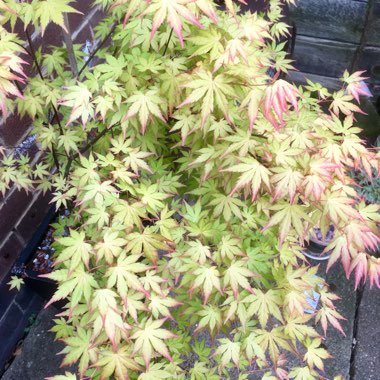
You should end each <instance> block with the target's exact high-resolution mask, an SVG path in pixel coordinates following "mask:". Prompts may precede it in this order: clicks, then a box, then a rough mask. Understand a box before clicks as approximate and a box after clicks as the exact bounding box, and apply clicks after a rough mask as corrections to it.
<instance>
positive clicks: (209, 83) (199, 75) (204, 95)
mask: <svg viewBox="0 0 380 380" xmlns="http://www.w3.org/2000/svg"><path fill="white" fill-rule="evenodd" d="M194 77H195V79H194ZM229 83H230V80H229V79H227V78H226V77H225V76H224V75H223V74H219V75H216V76H215V77H214V76H213V74H212V73H211V72H210V71H206V70H203V69H201V70H198V71H197V72H195V73H194V75H193V76H192V80H191V82H189V83H187V84H185V85H184V87H187V88H190V89H193V91H192V93H191V94H190V95H189V96H188V97H187V98H186V99H185V100H184V101H183V102H182V103H181V104H180V105H179V106H178V107H177V108H181V107H183V106H185V105H187V104H193V103H195V102H198V101H200V100H201V99H203V101H202V106H201V108H202V111H201V115H202V121H201V127H203V126H204V124H205V122H206V120H207V118H208V117H209V115H210V114H211V113H212V112H213V111H214V104H216V106H217V107H218V108H219V109H220V110H221V111H222V112H223V114H224V115H225V118H226V119H227V120H229V119H230V118H229V116H228V115H229V111H228V100H227V98H226V96H230V97H232V98H233V97H235V96H236V95H235V93H234V91H233V90H232V87H231V86H230V84H229Z"/></svg>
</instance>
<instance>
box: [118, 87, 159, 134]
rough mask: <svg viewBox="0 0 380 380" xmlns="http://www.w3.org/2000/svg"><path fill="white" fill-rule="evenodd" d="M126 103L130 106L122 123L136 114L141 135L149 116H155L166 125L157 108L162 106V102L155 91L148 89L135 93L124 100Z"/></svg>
mask: <svg viewBox="0 0 380 380" xmlns="http://www.w3.org/2000/svg"><path fill="white" fill-rule="evenodd" d="M126 103H132V104H131V106H130V107H129V109H128V112H127V114H126V115H125V117H124V119H123V121H126V120H128V119H129V118H131V117H132V116H135V115H136V114H137V113H138V115H139V121H140V124H141V133H142V134H144V133H145V130H146V126H147V124H148V119H149V116H150V115H153V116H156V117H158V118H159V119H160V120H162V121H163V122H164V123H166V120H165V118H164V116H163V115H162V113H161V110H160V107H159V105H162V104H163V100H162V99H161V98H160V97H159V96H158V91H157V90H156V89H150V90H148V91H145V92H141V91H136V92H135V93H134V94H133V95H132V96H131V97H129V98H128V99H127V100H126Z"/></svg>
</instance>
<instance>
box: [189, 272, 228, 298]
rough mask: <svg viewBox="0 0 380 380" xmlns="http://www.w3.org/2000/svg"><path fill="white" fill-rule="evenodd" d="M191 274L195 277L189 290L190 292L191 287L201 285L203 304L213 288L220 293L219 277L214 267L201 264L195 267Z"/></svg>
mask: <svg viewBox="0 0 380 380" xmlns="http://www.w3.org/2000/svg"><path fill="white" fill-rule="evenodd" d="M193 274H194V276H196V278H195V280H194V282H193V284H192V285H191V287H190V292H192V291H193V289H195V288H198V287H200V286H202V288H203V295H204V304H206V303H207V300H208V298H209V297H210V294H211V292H212V290H213V289H214V288H215V289H217V290H218V291H219V292H220V293H222V289H221V286H220V279H219V276H220V274H219V271H218V269H217V268H216V267H214V266H213V267H209V268H208V267H206V266H201V267H199V268H198V269H196V270H195V271H194V273H193Z"/></svg>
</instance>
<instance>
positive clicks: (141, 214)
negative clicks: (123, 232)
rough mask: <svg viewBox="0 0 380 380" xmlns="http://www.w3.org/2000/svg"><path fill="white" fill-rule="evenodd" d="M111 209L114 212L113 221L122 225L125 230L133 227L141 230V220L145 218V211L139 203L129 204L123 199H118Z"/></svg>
mask: <svg viewBox="0 0 380 380" xmlns="http://www.w3.org/2000/svg"><path fill="white" fill-rule="evenodd" d="M112 208H113V211H114V212H115V216H114V221H115V222H117V223H122V224H123V225H124V226H125V228H127V229H132V228H133V226H137V227H139V229H141V227H142V222H141V220H142V219H143V218H146V217H147V215H146V210H145V208H144V205H143V203H141V202H134V203H129V202H127V201H126V200H124V199H118V200H117V201H116V204H115V205H114V206H113V207H112Z"/></svg>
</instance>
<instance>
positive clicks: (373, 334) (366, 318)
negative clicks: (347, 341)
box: [352, 286, 380, 380]
mask: <svg viewBox="0 0 380 380" xmlns="http://www.w3.org/2000/svg"><path fill="white" fill-rule="evenodd" d="M379 316H380V290H379V289H377V288H376V287H375V288H373V289H369V287H368V286H367V287H366V289H365V290H364V292H363V298H362V301H361V304H360V308H359V317H358V328H357V334H356V344H357V346H356V351H355V360H354V368H353V369H354V371H353V379H352V380H379V379H380V369H379V364H380V323H379V322H380V318H379Z"/></svg>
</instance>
